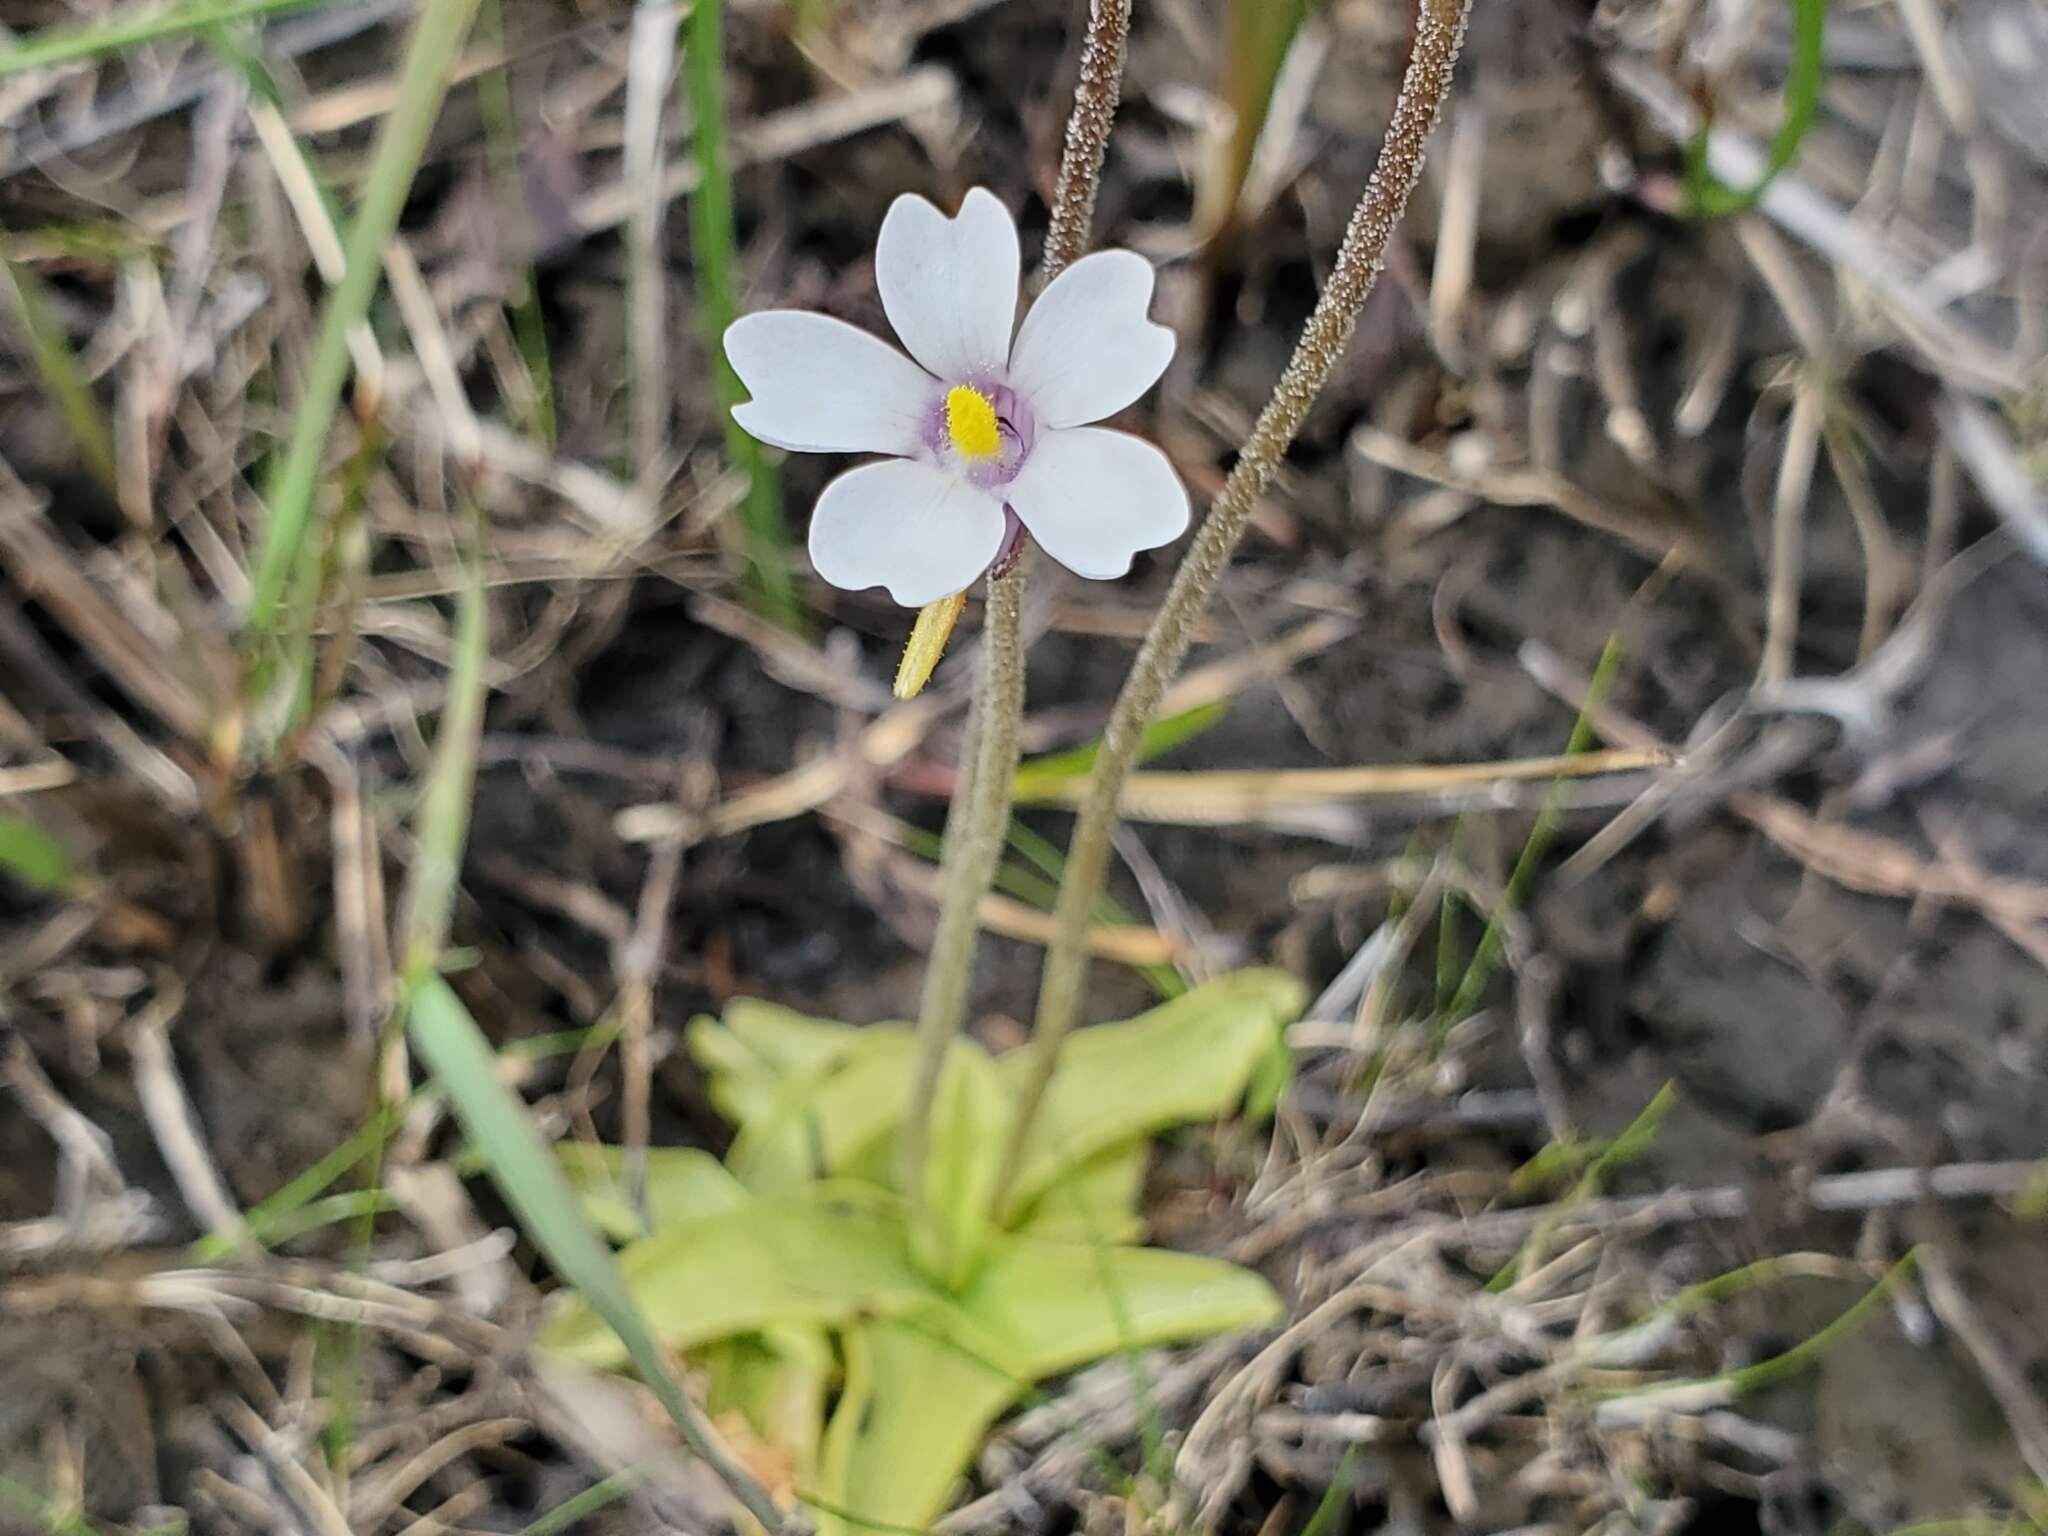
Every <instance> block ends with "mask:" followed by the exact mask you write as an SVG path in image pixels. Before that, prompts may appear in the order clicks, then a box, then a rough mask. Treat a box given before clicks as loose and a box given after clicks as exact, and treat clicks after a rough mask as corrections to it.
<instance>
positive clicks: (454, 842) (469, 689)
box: [400, 558, 489, 978]
mask: <svg viewBox="0 0 2048 1536" xmlns="http://www.w3.org/2000/svg"><path fill="white" fill-rule="evenodd" d="M466 578H467V584H466V585H465V586H464V588H463V592H462V598H461V602H460V605H459V606H458V607H457V609H456V615H455V656H454V662H453V665H452V667H451V668H450V671H449V677H448V704H447V707H446V708H445V709H443V710H442V712H441V727H440V729H439V730H438V731H437V732H436V733H435V736H434V760H433V764H432V766H431V767H429V769H428V770H427V784H426V788H425V789H424V790H423V791H422V792H421V794H420V806H419V818H418V823H419V824H418V837H417V847H416V848H415V850H414V853H413V865H412V880H411V884H410V885H409V886H408V888H407V891H406V905H405V939H404V945H403V948H402V949H401V951H400V953H401V955H402V956H403V974H404V975H405V976H407V977H408V978H412V977H416V976H418V975H420V974H422V973H423V972H426V971H429V970H431V969H433V967H434V965H435V964H436V962H437V961H439V959H440V957H441V949H442V946H443V945H445V944H446V943H447V941H448V923H449V919H450V917H451V916H452V915H453V913H454V911H455V887H456V883H457V882H458V881H459V880H460V878H461V875H462V850H463V848H464V846H465V845H466V844H467V843H468V841H469V805H470V795H471V793H472V791H473V790H474V789H475V787H476V744H477V737H478V736H479V735H480V734H481V732H482V730H483V723H484V666H485V664H486V662H487V661H488V660H489V651H488V637H487V633H486V624H485V608H484V586H483V568H482V565H481V563H480V562H479V561H478V560H476V559H474V558H472V559H471V560H470V561H469V562H468V569H467V571H466Z"/></svg>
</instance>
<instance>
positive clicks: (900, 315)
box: [725, 187, 1189, 670]
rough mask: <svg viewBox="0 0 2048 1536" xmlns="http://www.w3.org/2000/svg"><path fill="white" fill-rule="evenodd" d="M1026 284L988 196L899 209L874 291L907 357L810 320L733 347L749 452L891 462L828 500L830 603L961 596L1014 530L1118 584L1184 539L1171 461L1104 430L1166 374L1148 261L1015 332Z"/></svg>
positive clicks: (1088, 284)
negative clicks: (862, 597) (1145, 555)
mask: <svg viewBox="0 0 2048 1536" xmlns="http://www.w3.org/2000/svg"><path fill="white" fill-rule="evenodd" d="M1020 270H1021V256H1020V251H1019V246H1018V240H1017V226H1016V224H1015V222H1014V221H1013V220H1012V219H1011V217H1010V214H1009V211H1008V210H1007V209H1005V208H1004V207H1003V205H1002V204H1001V203H1000V202H999V201H997V200H996V198H995V197H994V196H993V195H991V194H990V193H988V192H986V191H984V190H983V189H981V188H979V187H977V188H975V189H974V190H973V191H971V192H969V193H968V194H967V197H966V199H965V200H964V201H963V202H962V204H961V206H960V212H959V214H958V215H957V216H956V217H954V218H950V219H949V218H947V217H946V216H945V215H944V214H942V213H941V212H939V210H938V209H937V208H935V207H933V206H932V205H931V204H930V203H928V202H926V201H925V200H924V199H923V198H921V197H916V196H911V195H905V196H902V197H899V198H897V199H896V201H895V202H894V203H893V204H892V205H891V206H890V209H889V213H888V216H887V217H886V218H885V219H883V221H882V232H881V236H880V238H879V240H878V241H877V243H876V248H875V280H876V285H877V287H879V288H880V290H881V297H882V308H883V311H884V312H885V313H886V314H887V315H888V317H889V323H890V325H891V326H893V327H894V328H895V331H896V334H897V336H898V337H899V338H901V340H902V342H903V345H904V347H905V348H906V349H907V350H908V351H909V354H910V356H909V357H905V356H904V355H903V353H901V352H898V351H897V350H896V349H895V348H893V347H891V346H889V345H888V344H887V343H885V342H882V341H879V340H877V339H875V338H874V337H872V336H870V335H868V334H867V333H866V332H864V331H861V330H858V329H856V328H855V327H853V326H851V325H847V324H846V323H845V322H843V321H839V320H834V319H831V318H829V317H827V316H825V315H819V314H812V313H809V312H807V311H803V310H774V309H771V310H763V311H760V312H758V313H756V314H751V315H745V316H742V317H741V318H740V319H738V320H736V321H734V322H733V324H732V325H731V326H730V327H729V328H728V329H727V331H726V333H725V354H726V357H727V358H728V359H729V360H730V362H731V363H732V366H733V371H734V372H735V373H737V374H738V375H739V377H740V381H741V382H742V383H743V384H745V385H746V387H747V391H748V393H749V394H751V395H752V396H753V399H752V400H751V401H749V402H748V403H746V404H744V405H740V406H737V407H735V408H734V410H733V419H734V420H735V421H737V422H738V423H739V425H740V426H741V427H742V428H744V429H745V430H746V431H747V432H748V433H749V434H751V435H752V436H754V437H756V438H758V439H760V440H761V441H762V442H764V443H769V444H772V445H774V446H775V447H778V448H786V449H790V450H792V451H794V452H798V453H878V454H886V455H888V457H886V458H884V459H882V460H880V461H879V462H877V463H872V464H865V465H862V466H861V467H859V468H857V469H852V470H849V471H847V472H846V473H845V474H843V475H841V476H839V477H838V478H837V479H836V480H834V481H832V483H831V484H829V485H827V486H826V487H825V490H824V492H823V493H822V494H821V495H820V496H819V497H818V505H817V510H816V512H815V513H814V514H813V516H812V519H811V536H810V551H811V563H812V565H813V566H815V567H816V569H817V572H818V574H819V575H820V576H822V577H824V579H825V580H826V581H828V582H830V583H832V585H834V586H836V587H844V588H848V589H858V588H862V587H871V586H881V587H886V588H887V589H888V592H889V595H890V596H891V597H892V598H894V599H895V600H896V601H897V602H898V603H901V604H902V605H903V606H905V607H907V608H918V607H924V606H926V605H930V604H937V603H939V602H940V601H941V600H948V599H953V598H957V597H958V595H959V594H961V593H962V592H964V590H965V589H966V588H967V587H968V586H969V585H970V584H971V583H972V582H973V581H974V579H975V578H976V577H977V576H979V575H981V573H982V572H983V571H985V570H987V569H988V568H989V567H990V566H991V565H992V564H993V563H994V562H995V561H996V560H997V558H998V557H999V556H1000V555H1001V554H1002V553H1003V552H1004V551H1005V550H1006V549H1007V548H1008V547H1009V545H1010V542H1011V540H1012V539H1013V538H1014V536H1015V530H1016V526H1017V525H1018V524H1020V523H1021V524H1022V526H1023V527H1024V529H1025V530H1027V531H1028V532H1029V533H1030V535H1031V537H1032V538H1033V539H1035V540H1036V541H1037V542H1038V544H1039V545H1040V547H1042V548H1043V549H1044V550H1045V551H1046V553H1048V554H1049V555H1051V556H1052V558H1053V559H1055V560H1057V561H1058V562H1059V563H1060V564H1061V565H1064V566H1065V567H1067V569H1069V570H1071V571H1073V572H1075V573H1076V574H1077V575H1080V576H1086V577H1090V578H1092V579H1095V580H1108V579H1111V578H1113V577H1117V576H1121V575H1123V574H1124V573H1125V572H1126V571H1128V570H1129V569H1130V567H1131V560H1132V558H1133V557H1134V556H1135V555H1137V553H1138V552H1139V551H1140V550H1146V549H1153V548H1156V547H1158V546H1159V545H1161V544H1165V543H1169V542H1171V541H1172V540H1173V539H1175V538H1177V537H1179V535H1180V534H1181V533H1182V532H1183V531H1184V530H1185V529H1186V528H1187V525H1188V511H1189V509H1188V495H1187V491H1186V490H1185V489H1184V488H1183V487H1182V485H1181V483H1180V479H1179V477H1178V476H1177V475H1176V474H1175V473H1174V471H1173V467H1172V465H1171V464H1170V463H1168V461H1167V458H1166V455H1165V454H1164V453H1162V452H1160V451H1159V449H1158V448H1156V447H1154V446H1153V445H1152V444H1151V443H1148V442H1146V441H1145V440H1144V439H1143V438H1139V437H1133V436H1131V435H1130V434H1129V433H1126V432H1116V431H1111V430H1108V429H1105V428H1102V427H1097V426H1094V425H1092V423H1094V422H1099V421H1101V420H1102V419H1103V418H1105V417H1107V416H1111V415H1114V414H1115V413H1116V412H1118V411H1120V410H1122V409H1123V408H1124V407H1125V406H1127V405H1129V404H1131V403H1132V402H1133V401H1134V400H1136V399H1137V398H1138V397H1139V396H1140V395H1142V394H1144V392H1145V391H1146V390H1148V389H1150V388H1151V387H1152V385H1153V384H1154V383H1155V382H1157V381H1158V378H1159V376H1160V374H1161V373H1163V372H1164V371H1165V369H1166V365H1167V363H1168V362H1169V361H1170V360H1171V359H1172V357H1173V347H1174V338H1173V333H1172V332H1171V331H1169V330H1168V329H1167V328H1166V327H1165V326H1162V325H1155V324H1154V323H1153V322H1152V321H1151V320H1150V319H1148V318H1147V316H1146V308H1147V306H1148V305H1149V303H1150V302H1151V297H1152V268H1151V265H1150V263H1148V262H1147V261H1145V259H1144V258H1143V257H1141V256H1138V255H1136V254H1134V253H1133V252H1130V251H1099V252H1097V253H1095V254H1094V255H1092V256H1085V257H1083V258H1082V259H1081V260H1079V261H1077V262H1075V263H1074V264H1073V265H1072V266H1070V267H1068V268H1067V269H1066V270H1065V271H1064V272H1062V273H1061V274H1060V275H1059V276H1058V277H1056V278H1055V279H1053V281H1052V282H1051V283H1050V284H1049V285H1047V287H1046V289H1045V291H1044V292H1043V293H1042V294H1040V295H1039V297H1038V300H1037V302H1036V303H1034V304H1033V305H1032V306H1031V308H1030V311H1029V312H1028V313H1027V314H1026V315H1025V317H1024V320H1023V323H1022V324H1021V325H1017V324H1016V314H1017V292H1018V280H1019V275H1020ZM1013 332H1014V335H1013ZM913 359H914V361H913ZM954 611H955V612H957V605H956V606H955V610H954ZM920 627H922V625H921V626H920ZM927 670H928V669H927Z"/></svg>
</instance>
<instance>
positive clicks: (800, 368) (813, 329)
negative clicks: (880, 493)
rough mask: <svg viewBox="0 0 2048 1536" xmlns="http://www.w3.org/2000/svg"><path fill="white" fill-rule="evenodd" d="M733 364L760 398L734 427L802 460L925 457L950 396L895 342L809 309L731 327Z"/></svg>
mask: <svg viewBox="0 0 2048 1536" xmlns="http://www.w3.org/2000/svg"><path fill="white" fill-rule="evenodd" d="M725 356H726V359H727V361H729V362H730V363H731V364H732V369H733V372H734V373H737V374H738V375H739V376H740V382H741V383H742V384H744V385H746V386H747V393H748V394H750V395H752V396H753V397H754V398H753V399H752V400H750V401H749V402H747V403H746V404H745V405H736V406H734V407H733V411H732V419H733V420H734V421H736V422H738V423H739V424H740V426H741V427H742V428H744V429H745V430H746V432H747V433H748V434H749V435H750V436H753V437H757V438H759V439H760V440H761V441H762V442H764V443H772V444H774V445H775V446H776V447H777V448H789V449H793V450H795V451H796V452H798V453H893V454H898V455H906V456H907V455H910V454H915V453H918V452H919V451H921V449H922V448H923V444H924V430H925V425H926V423H927V422H928V421H930V419H931V413H932V411H933V409H934V408H935V407H936V405H937V403H938V401H939V399H940V397H941V396H943V395H944V394H945V390H944V389H943V388H942V387H941V386H940V384H939V381H938V380H936V379H934V378H933V377H932V376H931V375H930V374H928V373H926V372H925V371H924V370H923V369H922V368H920V367H918V366H917V364H915V363H913V362H912V361H911V360H910V359H909V358H907V357H905V356H904V355H903V354H902V353H901V352H898V351H897V350H896V349H895V348H894V347H892V346H890V345H889V344H888V343H887V342H885V341H877V340H876V339H875V338H874V337H872V336H870V335H869V334H868V333H867V332H866V331H863V330H859V329H857V328H855V327H854V326H851V325H848V324H847V323H846V322H845V321H844V320H834V319H832V318H831V317H830V316H828V315H814V314H812V313H810V312H809V311H808V310H801V309H766V310H762V311H761V312H760V313H758V314H752V315H742V316H740V318H739V319H737V320H735V321H733V323H732V324H731V325H729V326H727V327H726V331H725Z"/></svg>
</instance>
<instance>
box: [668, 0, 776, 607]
mask: <svg viewBox="0 0 2048 1536" xmlns="http://www.w3.org/2000/svg"><path fill="white" fill-rule="evenodd" d="M724 23H725V0H697V4H696V5H695V6H693V7H692V8H691V11H690V35H689V47H688V49H687V52H686V53H685V56H684V59H683V76H684V79H685V81H686V82H687V84H688V87H689V109H690V113H691V123H692V133H693V138H692V145H693V147H694V150H695V153H696V157H697V169H698V171H699V173H700V179H699V181H698V184H697V190H696V191H695V192H694V193H693V194H691V197H690V252H691V256H692V258H693V259H694V260H695V262H696V268H697V273H696V275H697V314H698V320H699V322H700V323H701V325H702V326H703V329H704V341H705V346H706V347H707V348H708V349H709V351H710V356H711V369H712V378H713V382H714V383H715V385H716V386H717V393H718V407H719V414H720V415H721V416H723V417H724V420H725V452H726V457H727V458H729V459H731V460H732V464H733V467H734V468H735V469H737V470H739V471H740V472H741V473H742V474H744V475H745V476H746V477H747V496H746V500H745V501H743V502H742V503H741V504H740V518H741V523H742V533H743V536H744V542H745V546H746V557H747V579H748V585H749V586H750V587H751V588H752V589H753V593H754V598H755V601H756V603H757V604H758V605H759V607H760V608H761V610H762V612H763V613H765V614H766V615H767V616H768V617H770V618H772V619H774V620H776V621H777V622H778V623H782V624H786V625H789V626H790V627H792V628H795V627H797V626H798V625H799V624H800V622H801V617H802V610H801V608H800V607H799V606H798V604H797V599H796V584H795V581H794V580H793V579H792V578H791V576H790V572H789V531H788V529H787V527H786V526H785V524H784V522H783V518H782V488H781V486H780V485H779V484H778V482H777V481H776V478H775V471H774V469H773V468H771V467H770V465H769V463H768V460H767V456H766V455H765V454H763V453H762V452H761V445H760V444H759V443H757V442H755V441H754V440H753V439H752V438H751V437H749V436H747V434H746V433H744V432H742V431H741V430H740V429H739V425H738V423H736V422H735V421H734V420H733V419H732V408H733V407H734V406H735V405H738V404H739V403H740V402H741V401H743V400H744V399H746V391H745V390H743V389H742V388H741V387H740V381H739V375H737V374H735V373H734V372H733V371H732V364H731V363H729V362H727V361H726V360H725V330H726V327H727V326H729V325H731V324H732V322H733V317H734V315H735V313H736V312H737V305H736V303H735V300H734V298H733V276H732V274H733V267H734V265H735V263H736V258H735V254H734V252H735V246H734V240H733V224H732V165H731V161H730V158H729V157H728V156H727V154H726V146H725V37H724V31H725V25H724Z"/></svg>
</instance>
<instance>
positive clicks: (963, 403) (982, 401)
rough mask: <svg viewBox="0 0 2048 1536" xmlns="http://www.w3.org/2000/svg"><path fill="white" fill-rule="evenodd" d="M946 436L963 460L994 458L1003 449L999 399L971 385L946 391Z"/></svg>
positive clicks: (954, 387)
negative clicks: (995, 400)
mask: <svg viewBox="0 0 2048 1536" xmlns="http://www.w3.org/2000/svg"><path fill="white" fill-rule="evenodd" d="M946 435H947V436H948V437H950V438H951V439H952V440H953V447H954V449H955V450H956V451H957V452H958V453H959V455H960V457H961V458H963V459H992V458H994V457H995V456H996V455H997V454H999V453H1001V452H1002V451H1003V435H1002V433H1001V432H1000V431H998V430H997V428H996V406H995V402H994V401H993V400H991V399H989V397H988V396H987V395H984V394H983V393H982V392H981V391H980V390H978V389H975V388H974V387H972V386H971V385H967V384H956V385H954V386H953V387H952V388H951V389H949V390H948V391H946Z"/></svg>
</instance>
